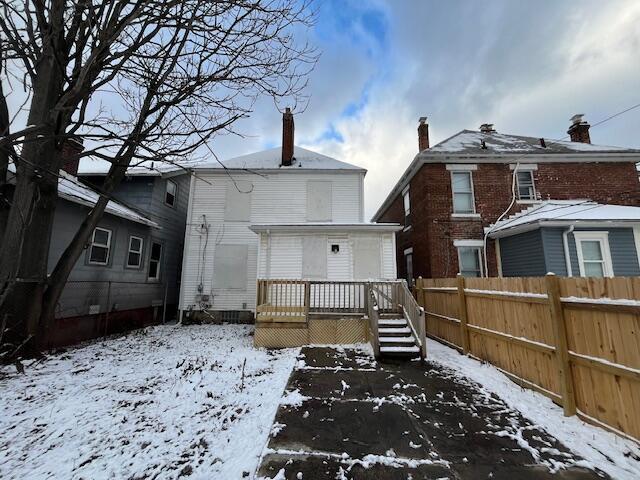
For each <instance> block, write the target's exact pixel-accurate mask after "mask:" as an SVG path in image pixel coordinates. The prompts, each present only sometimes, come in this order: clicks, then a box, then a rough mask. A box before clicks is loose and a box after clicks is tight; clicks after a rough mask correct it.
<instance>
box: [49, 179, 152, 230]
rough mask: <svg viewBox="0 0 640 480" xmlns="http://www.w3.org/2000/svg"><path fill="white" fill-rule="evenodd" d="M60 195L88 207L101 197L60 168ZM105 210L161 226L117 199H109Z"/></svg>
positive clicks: (119, 215) (144, 223)
mask: <svg viewBox="0 0 640 480" xmlns="http://www.w3.org/2000/svg"><path fill="white" fill-rule="evenodd" d="M58 196H59V197H60V198H64V199H65V200H69V201H71V202H74V203H78V204H80V205H86V206H88V207H93V206H94V205H95V204H96V203H97V202H98V198H100V194H99V193H97V192H96V191H95V190H92V189H91V188H90V187H88V186H87V185H84V184H83V183H81V182H80V181H78V179H77V178H76V177H74V176H73V175H70V174H69V173H67V172H65V171H64V170H60V178H59V180H58ZM105 212H106V213H110V214H111V215H115V216H116V217H121V218H124V219H127V220H131V221H133V222H136V223H141V224H143V225H148V226H150V227H155V228H159V226H158V224H157V223H156V222H154V221H152V220H150V219H149V218H147V217H145V216H144V215H142V214H141V213H138V212H136V211H135V210H133V209H131V208H129V207H127V206H125V205H123V204H122V203H120V202H117V201H115V200H109V203H107V207H106V208H105Z"/></svg>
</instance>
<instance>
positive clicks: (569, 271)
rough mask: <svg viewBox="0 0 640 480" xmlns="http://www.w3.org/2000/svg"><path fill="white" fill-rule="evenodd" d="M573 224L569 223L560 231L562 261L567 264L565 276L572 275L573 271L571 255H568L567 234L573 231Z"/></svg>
mask: <svg viewBox="0 0 640 480" xmlns="http://www.w3.org/2000/svg"><path fill="white" fill-rule="evenodd" d="M574 228H575V225H571V226H570V227H569V228H567V229H566V230H565V231H564V232H562V245H563V246H564V261H565V264H566V266H567V277H573V271H572V269H571V256H570V255H569V234H570V233H571V232H573V229H574Z"/></svg>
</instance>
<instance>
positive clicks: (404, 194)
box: [402, 188, 411, 217]
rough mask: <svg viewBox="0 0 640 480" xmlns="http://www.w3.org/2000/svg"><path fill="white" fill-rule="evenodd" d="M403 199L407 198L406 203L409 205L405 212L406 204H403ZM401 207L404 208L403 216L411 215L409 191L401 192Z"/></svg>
mask: <svg viewBox="0 0 640 480" xmlns="http://www.w3.org/2000/svg"><path fill="white" fill-rule="evenodd" d="M405 198H407V199H408V200H409V201H408V202H407V203H409V209H408V210H407V203H405V201H404V200H405ZM402 207H403V208H404V216H405V217H406V216H407V215H409V214H410V213H411V195H410V194H409V189H408V188H407V189H405V191H403V192H402Z"/></svg>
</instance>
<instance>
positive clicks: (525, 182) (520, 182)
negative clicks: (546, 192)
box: [516, 170, 536, 200]
mask: <svg viewBox="0 0 640 480" xmlns="http://www.w3.org/2000/svg"><path fill="white" fill-rule="evenodd" d="M516 189H517V194H518V200H535V199H536V186H535V183H534V181H533V171H532V170H518V171H516Z"/></svg>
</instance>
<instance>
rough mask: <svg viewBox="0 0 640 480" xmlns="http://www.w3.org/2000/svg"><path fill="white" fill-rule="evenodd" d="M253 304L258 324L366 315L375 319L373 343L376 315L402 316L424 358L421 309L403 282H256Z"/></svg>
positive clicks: (423, 323)
mask: <svg viewBox="0 0 640 480" xmlns="http://www.w3.org/2000/svg"><path fill="white" fill-rule="evenodd" d="M256 305H257V306H256V313H257V320H258V321H259V322H260V321H266V322H306V321H307V319H308V315H309V314H323V315H334V314H342V315H344V314H347V315H348V314H356V315H358V314H359V315H363V316H365V315H366V316H368V317H369V321H370V322H372V317H375V322H374V323H375V325H373V326H372V328H371V333H372V337H375V340H376V341H377V340H378V335H377V327H378V319H379V317H380V315H381V314H386V313H397V314H402V315H404V317H405V318H406V319H407V323H408V324H409V327H410V328H411V331H412V333H413V335H414V337H415V339H416V343H417V344H418V346H419V347H420V353H421V356H422V357H423V358H424V357H425V355H426V341H425V336H426V326H425V316H424V310H423V309H422V307H420V306H419V305H418V303H417V302H416V301H415V299H414V298H413V295H412V294H411V292H410V291H409V289H408V288H407V283H406V282H405V281H404V280H386V281H365V280H354V281H331V280H288V279H269V280H266V279H260V280H258V288H257V299H256ZM374 307H375V308H374ZM374 330H375V331H374ZM374 348H375V345H374Z"/></svg>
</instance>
